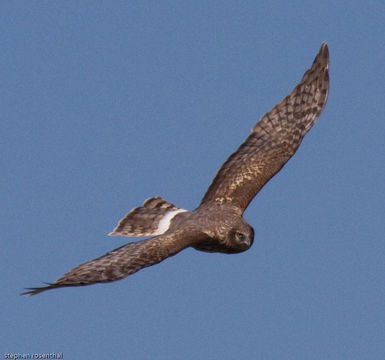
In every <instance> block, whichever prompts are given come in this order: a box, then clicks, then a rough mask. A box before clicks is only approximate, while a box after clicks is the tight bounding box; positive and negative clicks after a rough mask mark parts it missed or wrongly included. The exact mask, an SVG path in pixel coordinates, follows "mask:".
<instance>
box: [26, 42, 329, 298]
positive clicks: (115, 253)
mask: <svg viewBox="0 0 385 360" xmlns="http://www.w3.org/2000/svg"><path fill="white" fill-rule="evenodd" d="M328 66H329V52H328V47H327V44H326V43H323V44H322V45H321V48H320V50H319V52H318V54H317V56H316V57H315V59H314V62H313V64H312V66H311V67H310V68H309V69H308V70H307V71H306V72H305V74H304V75H303V77H302V79H301V81H300V82H299V84H298V85H297V86H296V87H295V88H294V89H293V90H292V92H291V93H290V94H289V95H287V96H286V97H285V98H284V99H283V100H282V101H281V102H280V103H279V104H277V105H275V106H274V107H273V108H272V109H271V110H270V111H269V112H267V113H266V114H265V115H263V116H262V117H261V118H260V119H259V121H258V122H257V123H256V124H255V125H254V127H253V128H252V130H251V134H250V135H249V136H248V137H247V138H246V140H245V141H244V142H243V144H241V146H240V147H239V148H238V149H237V150H236V151H235V152H234V153H233V154H232V155H231V156H230V157H229V158H228V159H227V160H226V162H225V163H224V164H223V165H222V167H221V168H220V169H219V171H218V173H217V174H216V176H215V178H214V180H213V182H212V183H211V185H210V186H209V188H208V190H207V191H206V194H205V195H204V196H203V198H202V200H201V202H200V204H199V206H198V207H197V208H196V209H195V210H193V211H187V210H184V209H181V208H179V207H177V206H175V205H173V204H171V203H169V202H168V201H166V200H164V199H162V198H161V197H159V196H157V197H153V198H150V199H147V200H146V201H145V202H144V203H143V205H142V206H140V207H136V208H134V209H132V210H131V211H130V212H129V213H128V214H127V215H126V216H125V217H124V218H123V219H121V220H120V221H119V223H118V225H117V226H116V227H115V229H114V230H113V231H112V232H111V233H110V234H109V235H121V236H152V237H151V238H148V239H145V240H141V241H136V242H130V243H128V244H126V245H124V246H121V247H119V248H117V249H115V250H112V251H110V252H108V253H106V254H105V255H103V256H101V257H99V258H97V259H94V260H91V261H87V262H85V263H83V264H81V265H78V266H76V267H75V268H73V269H72V270H70V271H68V272H67V273H65V274H64V275H63V276H61V277H60V278H59V279H57V280H56V281H55V282H53V283H48V284H46V286H43V287H36V288H28V289H27V290H28V291H26V292H24V293H23V294H22V295H35V294H39V293H40V292H42V291H45V290H49V289H55V288H60V287H67V286H83V285H91V284H95V283H104V282H110V281H116V280H120V279H123V278H125V277H126V276H128V275H131V274H133V273H135V272H137V271H139V270H141V269H143V268H145V267H148V266H151V265H155V264H157V263H159V262H161V261H163V260H164V259H166V258H168V257H170V256H173V255H175V254H177V253H178V252H180V251H181V250H183V249H186V248H188V247H193V248H194V249H196V250H200V251H206V252H221V253H226V254H235V253H240V252H242V251H246V250H248V249H249V248H250V246H251V245H252V244H253V240H254V230H253V228H252V227H251V226H250V225H249V224H248V223H246V222H245V220H244V219H243V217H242V215H243V212H244V211H245V209H246V208H247V206H248V205H249V203H250V202H251V200H252V199H253V198H254V196H255V195H256V194H257V193H258V192H259V190H260V189H261V188H262V187H263V186H264V185H265V184H266V183H267V182H268V181H269V180H270V179H271V178H272V177H273V176H274V175H275V174H276V173H277V172H278V171H279V170H280V169H281V168H282V166H283V165H285V163H286V162H287V161H288V160H289V159H290V158H291V157H292V156H293V155H294V153H295V152H296V150H297V149H298V146H299V145H300V143H301V141H302V139H303V137H304V136H305V135H306V133H307V132H308V131H309V130H310V128H311V127H312V126H313V124H314V123H315V121H316V120H317V118H318V117H319V116H320V114H321V112H322V110H323V108H324V106H325V104H326V100H327V96H328V89H329V74H328Z"/></svg>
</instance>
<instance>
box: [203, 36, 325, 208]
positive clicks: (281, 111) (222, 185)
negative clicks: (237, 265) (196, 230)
mask: <svg viewBox="0 0 385 360" xmlns="http://www.w3.org/2000/svg"><path fill="white" fill-rule="evenodd" d="M328 64H329V52H328V47H327V45H326V43H323V44H322V45H321V48H320V51H319V53H318V54H317V56H316V58H315V59H314V62H313V64H312V66H311V68H310V69H309V70H307V71H306V72H305V74H304V76H303V78H302V80H301V81H300V83H299V84H298V85H297V86H296V87H295V88H294V89H293V91H292V92H291V93H290V94H289V95H288V96H286V97H285V98H284V99H283V100H282V101H281V102H280V103H279V104H277V105H276V106H274V107H273V109H272V110H270V111H269V112H268V113H266V114H265V115H263V116H262V118H261V119H260V120H259V121H258V122H257V123H256V124H255V126H254V127H253V129H252V133H251V134H250V135H249V137H248V138H247V139H246V141H245V142H244V143H243V144H242V145H241V146H240V147H239V148H238V150H237V151H236V152H235V153H234V154H232V155H231V156H230V157H229V158H228V159H227V161H226V162H225V163H224V164H223V165H222V167H221V168H220V169H219V171H218V173H217V175H216V176H215V178H214V180H213V182H212V184H211V185H210V187H209V188H208V190H207V192H206V194H205V195H204V197H203V199H202V201H201V206H202V205H205V204H210V203H211V204H212V203H217V204H226V203H227V204H231V205H233V206H235V207H236V208H237V209H239V212H240V213H242V212H243V211H244V210H245V209H246V207H247V205H248V204H249V203H250V201H251V200H252V199H253V197H254V196H255V195H256V194H257V192H258V191H259V190H260V189H261V188H262V186H263V185H265V183H266V182H267V181H268V180H269V179H270V178H271V177H272V176H274V174H276V173H277V172H278V171H279V170H280V169H281V168H282V166H283V165H284V164H285V163H286V162H287V161H288V160H289V159H290V158H291V157H292V156H293V155H294V153H295V151H296V150H297V148H298V146H299V145H300V143H301V141H302V138H303V137H304V136H305V135H306V133H307V132H308V131H309V130H310V128H311V127H312V126H313V124H314V122H315V121H316V120H317V118H318V117H319V116H320V114H321V112H322V110H323V108H324V106H325V104H326V100H327V95H328V89H329V74H328Z"/></svg>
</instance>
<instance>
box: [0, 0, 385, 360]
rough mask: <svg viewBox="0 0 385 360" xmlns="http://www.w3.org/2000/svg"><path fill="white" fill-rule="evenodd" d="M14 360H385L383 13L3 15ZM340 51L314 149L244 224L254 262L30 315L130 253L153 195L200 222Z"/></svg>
mask: <svg viewBox="0 0 385 360" xmlns="http://www.w3.org/2000/svg"><path fill="white" fill-rule="evenodd" d="M0 19H1V22H0V27H1V31H0V44H1V46H0V64H1V66H0V79H1V81H0V94H1V96H0V104H1V134H2V136H1V143H0V147H1V149H0V150H1V158H0V161H1V169H2V173H1V177H0V179H1V187H0V192H1V214H0V218H1V263H0V264H1V274H2V291H1V295H0V299H1V306H0V319H1V327H0V351H1V353H0V358H3V357H4V354H6V353H19V352H21V353H23V352H24V353H48V352H57V353H63V354H64V358H66V359H109V358H113V359H118V358H119V359H138V360H141V359H267V360H270V359H279V360H282V359H295V360H298V359H328V360H334V359H336V360H337V359H338V360H340V359H349V360H353V359H357V360H358V359H360V360H361V359H371V360H373V359H382V360H383V359H384V358H385V341H384V339H385V335H384V334H385V306H384V304H385V281H384V276H385V241H384V232H385V224H384V223H385V221H384V214H385V195H384V194H385V187H384V184H385V110H384V109H385V105H384V104H385V86H384V79H385V20H384V19H385V3H384V2H383V1H380V0H378V1H366V2H363V1H354V0H353V1H350V2H342V1H340V2H338V1H286V0H285V1H283V0H280V1H252V0H246V1H235V0H233V1H225V0H213V1H210V0H209V1H206V0H194V1H169V0H162V1H146V0H142V1H97V0H96V1H95V0H92V1H72V0H66V1H54V0H41V1H2V2H1V4H0ZM323 41H327V42H328V45H329V49H330V79H331V88H330V93H329V100H328V104H327V105H326V108H325V110H324V112H323V114H322V115H321V118H320V119H319V121H318V122H317V123H316V125H315V126H314V127H313V128H312V130H311V131H310V133H309V134H308V135H307V136H306V138H305V139H304V141H303V142H302V145H301V147H300V149H299V151H298V152H297V153H296V155H295V156H294V157H293V158H292V159H291V160H290V161H289V163H288V164H287V165H286V166H285V167H284V169H283V170H282V171H281V172H280V173H279V174H278V175H277V176H276V177H274V179H273V180H271V181H270V182H269V183H268V185H266V186H265V187H264V188H263V190H262V191H261V192H260V193H259V194H258V196H257V197H256V198H255V199H254V201H253V202H252V204H251V205H250V206H249V208H248V209H247V211H246V213H245V218H246V220H247V221H248V222H249V223H250V224H251V225H252V226H253V227H254V229H255V241H254V245H253V247H252V248H251V249H250V250H249V251H247V252H245V253H242V254H238V255H231V256H230V255H221V254H206V253H200V252H197V251H195V250H192V249H188V250H186V251H183V252H182V253H180V254H179V255H178V256H175V257H173V258H171V259H168V260H166V261H164V262H163V263H161V264H159V265H156V266H154V267H150V268H147V269H145V270H142V271H140V272H139V273H137V274H135V275H133V276H131V277H129V278H126V279H124V280H122V281H119V282H116V283H112V284H104V285H95V286H89V287H83V288H67V289H60V290H54V291H50V292H46V293H43V294H41V295H38V296H35V297H22V296H19V293H20V292H21V291H22V290H23V287H29V286H39V285H41V282H42V281H46V282H52V281H54V280H55V279H56V278H58V277H59V276H60V275H62V274H63V273H64V272H66V271H67V270H69V269H70V268H72V267H74V266H76V265H78V264H80V263H82V262H84V261H87V260H90V259H92V258H95V257H98V256H100V255H102V254H104V253H105V252H107V251H109V250H112V249H114V248H116V247H119V246H121V245H122V244H124V243H125V242H128V241H131V239H128V238H122V237H108V236H107V233H108V232H110V231H111V230H112V229H113V228H114V227H115V225H116V223H117V221H118V220H119V219H120V218H121V217H122V216H124V215H125V214H126V212H128V211H129V210H130V209H131V208H133V207H135V206H138V205H140V204H142V202H143V201H144V200H145V199H146V198H148V197H151V196H155V195H161V196H162V197H164V198H165V199H167V200H169V201H171V202H173V203H175V204H176V205H178V206H180V207H183V208H187V209H194V207H196V206H197V205H198V203H199V201H200V198H201V196H202V195H203V193H204V192H205V190H206V188H207V187H208V185H209V184H210V182H211V180H212V178H213V176H214V175H215V173H216V171H217V170H218V168H219V166H220V165H221V164H222V163H223V161H224V160H225V159H226V158H227V157H228V156H229V155H230V153H232V152H233V151H234V150H235V149H236V148H237V147H238V145H239V144H240V143H241V142H242V141H243V140H244V138H245V137H246V136H247V135H248V134H249V131H250V129H251V127H252V126H253V125H254V123H255V122H256V121H257V120H258V118H259V117H260V116H261V115H263V114H264V113H265V112H266V111H268V110H270V108H271V107H272V106H273V105H275V104H276V103H277V102H279V101H280V100H281V99H282V98H283V97H284V96H285V95H286V94H287V93H288V92H289V91H291V89H292V88H293V87H294V86H295V85H296V83H297V82H298V81H299V80H300V78H301V76H302V74H303V72H304V71H305V70H306V69H307V68H308V67H309V66H310V65H311V63H312V61H313V58H314V56H315V55H316V53H317V51H318V49H319V46H320V44H321V43H322V42H323Z"/></svg>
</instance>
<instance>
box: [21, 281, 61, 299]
mask: <svg viewBox="0 0 385 360" xmlns="http://www.w3.org/2000/svg"><path fill="white" fill-rule="evenodd" d="M43 284H46V285H47V286H42V287H34V288H24V290H28V291H24V292H22V293H20V296H33V295H37V294H39V293H41V292H43V291H46V290H49V289H53V288H55V287H56V286H55V285H54V284H52V283H46V282H43Z"/></svg>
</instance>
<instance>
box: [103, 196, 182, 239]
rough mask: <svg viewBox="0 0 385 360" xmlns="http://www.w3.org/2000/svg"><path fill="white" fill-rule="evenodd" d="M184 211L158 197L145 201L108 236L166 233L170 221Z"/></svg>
mask: <svg viewBox="0 0 385 360" xmlns="http://www.w3.org/2000/svg"><path fill="white" fill-rule="evenodd" d="M184 211H186V210H184V209H181V208H179V207H177V206H175V205H174V204H171V203H169V202H167V201H166V200H164V199H162V198H161V197H160V196H156V197H153V198H149V199H147V200H146V201H145V202H144V203H143V205H142V206H139V207H136V208H134V209H132V210H131V211H130V212H129V213H128V214H127V215H126V216H125V217H124V218H122V219H121V220H120V221H119V223H118V225H117V226H116V227H115V229H114V230H113V231H112V232H111V233H109V234H108V235H121V236H151V235H160V234H163V233H164V232H166V231H167V229H168V227H169V224H170V221H171V219H172V218H173V217H174V216H175V215H176V214H178V213H180V212H184Z"/></svg>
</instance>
